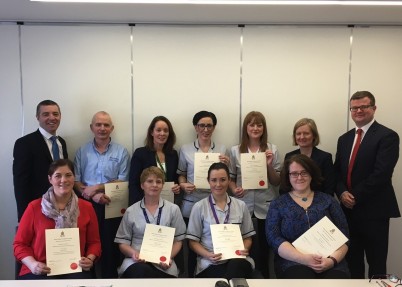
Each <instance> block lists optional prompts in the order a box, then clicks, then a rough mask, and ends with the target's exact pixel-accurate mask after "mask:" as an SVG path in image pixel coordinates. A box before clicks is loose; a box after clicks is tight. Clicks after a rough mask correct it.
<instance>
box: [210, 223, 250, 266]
mask: <svg viewBox="0 0 402 287" xmlns="http://www.w3.org/2000/svg"><path fill="white" fill-rule="evenodd" d="M210 228H211V236H212V245H213V246H214V253H222V259H221V260H226V259H231V258H246V256H244V255H241V253H240V250H244V244H243V238H242V237H241V233H240V226H239V225H238V224H211V225H210Z"/></svg>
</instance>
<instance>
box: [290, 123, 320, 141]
mask: <svg viewBox="0 0 402 287" xmlns="http://www.w3.org/2000/svg"><path fill="white" fill-rule="evenodd" d="M305 125H307V126H309V128H310V130H311V133H312V134H313V137H314V140H313V146H318V145H319V143H320V135H319V134H318V129H317V125H316V124H315V121H314V120H313V119H309V118H302V119H300V120H298V121H297V122H296V124H295V126H294V128H293V145H297V143H296V130H297V129H298V128H300V127H302V126H305Z"/></svg>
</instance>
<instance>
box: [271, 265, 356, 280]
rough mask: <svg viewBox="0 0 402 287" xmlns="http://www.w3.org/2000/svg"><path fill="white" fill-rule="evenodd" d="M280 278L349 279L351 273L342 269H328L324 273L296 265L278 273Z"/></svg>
mask: <svg viewBox="0 0 402 287" xmlns="http://www.w3.org/2000/svg"><path fill="white" fill-rule="evenodd" d="M277 276H278V278H279V279H349V278H350V277H349V274H347V273H345V272H343V271H341V270H334V269H332V268H331V269H328V270H327V271H324V272H322V273H316V272H314V270H313V269H311V268H309V267H307V266H304V265H296V266H292V267H289V268H288V269H286V270H285V271H284V272H282V273H277Z"/></svg>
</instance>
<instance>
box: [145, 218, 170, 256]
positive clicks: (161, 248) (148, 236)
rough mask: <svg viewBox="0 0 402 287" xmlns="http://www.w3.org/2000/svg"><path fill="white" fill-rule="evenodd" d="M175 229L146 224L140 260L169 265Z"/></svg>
mask: <svg viewBox="0 0 402 287" xmlns="http://www.w3.org/2000/svg"><path fill="white" fill-rule="evenodd" d="M175 230H176V228H173V227H167V226H161V225H155V224H147V225H146V226H145V232H144V238H143V239H142V244H141V250H140V258H141V259H144V260H145V261H148V262H152V263H157V264H159V263H160V262H162V263H166V264H169V261H170V256H171V255H172V246H173V238H174V233H175Z"/></svg>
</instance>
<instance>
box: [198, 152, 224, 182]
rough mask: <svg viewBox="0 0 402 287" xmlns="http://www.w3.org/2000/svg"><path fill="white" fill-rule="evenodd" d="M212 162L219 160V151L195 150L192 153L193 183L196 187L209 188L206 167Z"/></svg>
mask: <svg viewBox="0 0 402 287" xmlns="http://www.w3.org/2000/svg"><path fill="white" fill-rule="evenodd" d="M214 162H219V153H203V152H196V153H195V154H194V185H195V186H196V187H197V188H201V189H209V183H208V180H207V177H208V169H209V167H210V166H211V164H213V163H214Z"/></svg>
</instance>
